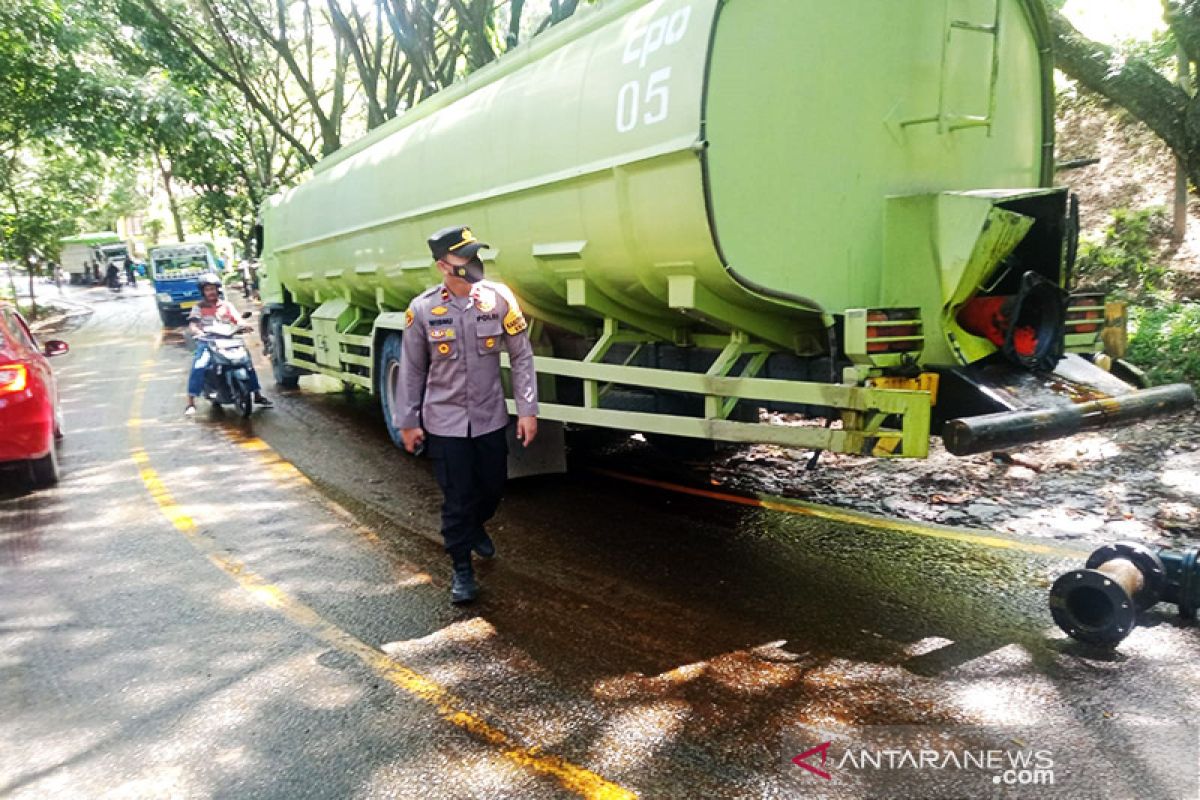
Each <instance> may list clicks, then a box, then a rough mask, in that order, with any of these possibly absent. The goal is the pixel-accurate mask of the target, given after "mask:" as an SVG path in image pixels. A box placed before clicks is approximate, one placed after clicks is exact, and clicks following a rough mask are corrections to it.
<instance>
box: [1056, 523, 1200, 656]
mask: <svg viewBox="0 0 1200 800" xmlns="http://www.w3.org/2000/svg"><path fill="white" fill-rule="evenodd" d="M1160 601H1166V602H1168V603H1174V604H1176V605H1178V606H1179V615H1180V616H1181V617H1183V618H1184V619H1195V618H1196V610H1197V607H1200V548H1193V549H1192V550H1188V551H1185V552H1182V553H1173V552H1171V551H1169V550H1159V551H1158V552H1155V551H1153V550H1151V549H1150V548H1148V547H1146V546H1145V545H1142V544H1136V543H1133V542H1117V543H1116V544H1109V545H1105V546H1104V547H1101V548H1099V549H1098V550H1096V551H1095V552H1093V553H1092V554H1091V555H1090V556H1089V557H1088V560H1087V563H1086V564H1085V565H1084V569H1077V570H1072V571H1071V572H1068V573H1066V574H1064V575H1062V576H1061V577H1059V579H1058V580H1056V581H1055V582H1054V585H1053V586H1052V587H1050V613H1051V615H1052V616H1053V617H1054V621H1055V622H1056V623H1057V624H1058V627H1060V628H1062V629H1063V630H1064V631H1065V632H1066V633H1067V635H1068V636H1071V637H1072V638H1074V639H1078V640H1079V641H1081V642H1087V643H1088V644H1094V645H1100V646H1103V647H1115V646H1117V645H1118V644H1119V643H1120V642H1121V641H1122V640H1123V639H1124V638H1125V637H1126V636H1128V635H1129V633H1130V632H1131V631H1132V630H1133V629H1134V627H1136V626H1137V614H1138V612H1140V611H1145V610H1146V609H1148V608H1150V607H1151V606H1153V605H1154V604H1156V603H1158V602H1160Z"/></svg>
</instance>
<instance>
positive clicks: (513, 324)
mask: <svg viewBox="0 0 1200 800" xmlns="http://www.w3.org/2000/svg"><path fill="white" fill-rule="evenodd" d="M528 327H529V323H528V322H526V321H525V315H524V314H522V313H521V312H520V310H519V309H516V308H510V309H509V310H508V313H507V314H505V315H504V330H506V331H507V332H508V335H509V336H516V335H517V334H518V333H520V332H521V331H523V330H525V329H526V328H528Z"/></svg>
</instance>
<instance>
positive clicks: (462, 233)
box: [429, 225, 488, 260]
mask: <svg viewBox="0 0 1200 800" xmlns="http://www.w3.org/2000/svg"><path fill="white" fill-rule="evenodd" d="M487 246H488V245H486V244H484V243H483V242H481V241H479V240H478V239H476V238H475V234H473V233H471V229H470V228H468V227H465V226H463V225H456V226H454V227H451V228H442V229H441V230H440V231H438V232H437V233H435V234H434V235H433V236H430V237H429V252H431V253H433V257H434V258H435V259H438V260H440V259H443V258H445V257H446V256H448V255H450V254H451V253H453V254H454V255H456V256H462V257H463V258H474V257H475V254H476V253H478V252H479V251H480V250H482V249H483V248H485V247H487Z"/></svg>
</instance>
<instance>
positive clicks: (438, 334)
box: [429, 328, 454, 339]
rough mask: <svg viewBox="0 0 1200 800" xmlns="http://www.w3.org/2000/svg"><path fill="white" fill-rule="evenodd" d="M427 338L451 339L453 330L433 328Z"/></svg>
mask: <svg viewBox="0 0 1200 800" xmlns="http://www.w3.org/2000/svg"><path fill="white" fill-rule="evenodd" d="M429 336H430V337H431V338H433V339H453V338H454V328H434V329H433V330H431V331H430V332H429Z"/></svg>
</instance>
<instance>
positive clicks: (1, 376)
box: [0, 364, 29, 394]
mask: <svg viewBox="0 0 1200 800" xmlns="http://www.w3.org/2000/svg"><path fill="white" fill-rule="evenodd" d="M28 382H29V373H28V371H27V370H26V369H25V365H24V364H0V394H8V393H10V392H22V391H24V390H25V386H26V384H27V383H28Z"/></svg>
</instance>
